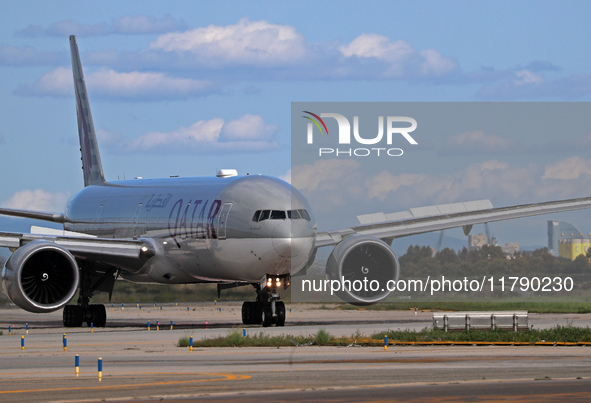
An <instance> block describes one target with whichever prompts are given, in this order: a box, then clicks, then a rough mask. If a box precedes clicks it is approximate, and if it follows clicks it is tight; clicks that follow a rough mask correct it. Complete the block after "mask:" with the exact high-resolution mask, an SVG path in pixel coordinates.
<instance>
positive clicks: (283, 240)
mask: <svg viewBox="0 0 591 403" xmlns="http://www.w3.org/2000/svg"><path fill="white" fill-rule="evenodd" d="M272 238H273V248H275V251H276V252H277V253H278V254H279V256H281V257H284V258H291V259H293V258H306V259H307V257H308V256H309V254H310V252H311V251H312V248H313V247H314V232H313V230H312V229H310V228H308V226H307V225H306V224H304V223H297V222H295V223H294V222H284V223H281V224H279V225H277V226H276V227H275V228H274V229H273V233H272Z"/></svg>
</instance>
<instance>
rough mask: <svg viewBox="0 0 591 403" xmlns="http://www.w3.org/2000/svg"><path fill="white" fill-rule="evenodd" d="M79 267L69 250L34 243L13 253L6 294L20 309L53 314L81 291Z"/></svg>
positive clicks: (5, 278)
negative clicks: (79, 287)
mask: <svg viewBox="0 0 591 403" xmlns="http://www.w3.org/2000/svg"><path fill="white" fill-rule="evenodd" d="M78 279H79V273H78V264H77V263H76V259H75V258H74V256H72V254H71V253H70V252H69V251H68V250H67V249H65V248H63V247H61V246H59V245H56V244H54V243H52V242H47V241H34V242H31V243H29V244H27V245H25V246H23V247H21V248H19V249H17V251H16V252H14V253H13V254H12V256H11V257H10V258H9V259H8V261H7V262H6V265H5V267H4V270H3V271H2V286H3V287H4V291H5V292H6V295H8V297H9V298H10V299H11V301H12V302H14V303H15V304H16V305H18V306H19V307H20V308H22V309H24V310H26V311H29V312H36V313H43V312H52V311H56V310H58V309H60V308H61V307H63V306H64V305H66V304H67V303H68V302H69V301H70V300H71V299H72V298H73V297H74V294H76V291H77V289H78Z"/></svg>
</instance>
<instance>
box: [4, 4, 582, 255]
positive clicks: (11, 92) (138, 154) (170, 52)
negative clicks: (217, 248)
mask: <svg viewBox="0 0 591 403" xmlns="http://www.w3.org/2000/svg"><path fill="white" fill-rule="evenodd" d="M590 11H591V5H589V4H588V3H586V2H580V1H577V2H575V1H572V2H561V3H557V2H549V1H548V2H546V1H520V2H509V1H497V2H490V3H483V2H473V1H451V2H423V1H413V2H391V1H373V2H371V1H370V2H363V3H361V2H353V1H340V2H306V1H304V2H289V3H288V2H282V3H278V2H265V1H262V2H256V3H251V2H248V3H247V2H241V1H236V2H213V3H210V2H187V1H168V2H159V1H126V2H120V1H118V2H114V1H103V2H100V5H95V3H90V2H80V1H76V2H73V1H72V2H69V1H60V2H59V3H55V2H42V1H21V2H6V3H5V4H3V12H2V16H1V17H0V21H1V22H2V24H0V77H1V78H0V110H1V111H2V112H1V113H2V115H1V116H2V119H0V172H2V187H1V188H0V205H3V206H10V207H20V208H30V209H40V210H50V211H60V210H61V208H62V206H63V204H64V203H65V201H66V200H67V198H68V197H70V196H71V195H73V194H74V193H75V192H76V191H78V190H79V189H80V188H81V187H82V178H81V170H80V161H79V158H80V156H79V151H78V144H77V126H76V120H75V104H74V97H73V89H72V78H71V73H70V55H69V44H68V36H69V35H70V34H75V35H76V36H77V40H78V45H79V48H80V53H81V58H82V63H83V67H84V71H85V76H86V81H87V84H88V89H89V94H90V101H91V106H92V111H93V117H94V123H95V127H96V129H97V131H98V134H99V143H100V145H101V150H102V158H103V165H104V167H105V174H106V177H107V178H108V179H111V180H114V179H117V178H121V179H123V178H124V177H126V178H132V177H136V176H142V177H145V178H149V177H165V176H169V175H181V176H200V175H213V174H214V173H215V171H216V168H235V169H237V170H238V171H239V172H240V173H246V172H250V173H264V174H269V175H274V176H280V177H285V176H286V175H287V174H288V172H289V171H290V169H291V166H290V160H291V153H290V136H291V133H290V131H291V130H290V104H291V102H292V101H314V102H318V101H382V102H392V101H395V102H406V101H443V102H447V101H461V102H472V101H520V102H523V101H536V102H537V101H556V102H582V101H585V102H587V101H590V100H591V55H590V52H589V51H588V50H589V45H588V38H589V37H590V35H591V32H590V31H591V28H590V26H589V24H588V17H589V15H591V13H590ZM462 134H463V133H456V134H450V135H449V137H448V138H433V139H429V140H426V141H425V142H426V144H427V145H429V146H430V147H433V148H435V149H442V150H444V149H445V147H449V146H450V144H453V145H454V146H455V147H457V149H458V150H460V151H459V153H456V154H455V155H454V156H453V158H449V159H447V160H430V161H427V162H425V163H415V164H411V165H412V166H409V172H406V174H407V175H410V176H407V177H404V178H402V179H403V180H404V179H406V180H410V179H412V178H418V177H421V178H423V177H427V179H429V178H430V180H431V182H430V181H429V180H427V179H425V182H423V183H424V184H428V183H432V182H433V181H435V182H438V181H441V180H442V178H452V177H453V178H462V177H465V173H466V169H467V167H468V166H470V165H471V164H480V165H479V166H480V167H483V166H484V167H490V166H491V164H493V165H494V163H493V162H491V161H495V162H496V164H497V165H494V166H495V167H497V168H498V169H496V170H493V174H491V175H493V176H494V174H495V173H498V174H499V176H497V177H495V178H492V179H490V183H491V184H493V183H496V182H495V181H498V180H500V179H499V178H502V177H503V176H502V175H504V176H505V177H506V176H507V175H510V174H511V173H512V172H513V173H516V174H519V175H521V176H522V177H523V178H524V180H525V181H529V182H530V183H531V184H532V185H531V188H535V187H536V184H537V183H542V181H544V180H545V179H548V178H551V179H553V180H554V182H552V186H553V188H551V189H550V188H548V189H546V190H545V191H543V192H537V193H536V192H521V193H519V192H517V193H516V192H511V191H509V190H503V189H501V190H499V189H496V188H495V189H491V196H490V197H489V198H491V199H492V200H493V203H494V204H495V205H503V204H515V203H522V202H532V201H536V200H539V199H540V198H542V199H544V200H550V199H553V198H563V197H578V196H582V195H585V194H587V193H586V192H587V190H588V189H589V188H591V186H589V185H591V160H590V159H589V155H588V154H589V153H588V151H587V147H585V145H587V146H588V144H586V143H585V141H586V140H587V139H586V137H585V134H584V133H583V134H581V133H577V134H576V135H575V134H572V133H557V134H556V136H557V137H559V138H560V139H563V140H564V142H570V143H577V144H581V145H582V146H581V147H570V148H565V147H563V148H560V147H557V148H554V147H553V145H555V144H557V142H558V139H557V138H550V137H548V138H540V137H537V136H535V135H534V134H527V133H523V134H521V135H514V134H507V133H482V134H475V135H473V136H466V135H465V134H464V135H463V136H462ZM587 134H591V128H589V130H588V132H587ZM516 144H517V145H518V147H516V146H515V145H516ZM540 145H542V146H545V148H544V147H540V148H544V149H545V151H544V152H531V150H532V149H533V148H534V147H538V146H540ZM475 150H481V151H482V150H495V151H496V154H495V155H489V154H487V153H486V152H478V153H475ZM508 150H512V151H511V152H508ZM528 150H530V151H528ZM399 174H400V173H399V172H398V173H397V175H399ZM412 175H415V176H412ZM552 175H554V176H552ZM544 178H545V179H544ZM397 179H401V177H400V176H396V175H394V176H393V180H397ZM553 189H555V191H554V190H553ZM457 195H458V196H457V197H458V198H460V199H459V200H455V201H462V200H464V198H465V197H466V194H465V192H463V191H458V192H457ZM389 196H390V197H391V199H390V200H391V202H392V203H393V204H396V205H395V206H394V207H392V209H391V210H392V211H399V210H404V209H406V208H408V207H411V206H409V205H408V204H409V203H410V202H409V201H408V200H406V199H405V198H404V197H403V196H401V195H397V194H395V193H392V194H390V195H389ZM477 196H478V197H473V198H471V199H477V198H481V197H480V196H481V195H480V194H478V195H477ZM542 196H544V197H542ZM451 201H454V200H451ZM413 202H414V200H413ZM434 202H437V198H436V197H435V196H433V195H430V196H429V195H426V197H425V200H416V205H426V204H433V203H434ZM587 215H588V214H586V213H576V214H570V215H565V216H561V217H564V218H565V219H569V220H571V221H574V223H579V222H580V223H581V226H582V227H583V228H581V229H582V230H583V231H591V223H589V220H588V219H587V218H586V217H587ZM545 219H546V218H540V219H537V221H531V220H529V221H527V220H526V221H525V223H531V224H523V222H522V223H521V224H517V223H507V224H495V225H496V227H495V228H496V232H498V233H497V236H498V237H499V238H500V240H501V241H502V242H508V241H513V240H519V241H521V242H527V241H528V239H527V238H526V237H527V234H528V233H532V232H535V231H537V232H541V235H540V233H537V234H535V235H532V237H533V238H534V239H535V240H536V242H539V243H541V244H543V243H544V239H545V235H544V233H543V232H544V231H545ZM585 226H586V227H587V229H585ZM493 232H494V230H493ZM499 234H503V235H504V236H499ZM513 234H518V235H515V236H514V237H513V238H515V237H516V238H518V239H513V238H511V236H512V235H513ZM503 238H505V239H503Z"/></svg>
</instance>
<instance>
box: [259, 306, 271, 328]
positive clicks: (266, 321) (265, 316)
mask: <svg viewBox="0 0 591 403" xmlns="http://www.w3.org/2000/svg"><path fill="white" fill-rule="evenodd" d="M272 322H273V313H272V312H271V304H265V305H264V306H263V309H262V313H261V324H262V325H263V327H269V326H271V323H272Z"/></svg>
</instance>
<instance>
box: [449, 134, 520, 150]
mask: <svg viewBox="0 0 591 403" xmlns="http://www.w3.org/2000/svg"><path fill="white" fill-rule="evenodd" d="M515 147H517V144H516V143H515V142H514V141H511V140H507V139H504V138H502V137H499V136H495V135H492V134H486V133H484V132H482V131H480V130H476V131H469V132H464V133H459V134H456V135H453V136H451V137H449V138H448V139H447V141H446V142H445V144H444V145H443V147H442V148H443V150H444V151H445V152H446V153H453V154H464V153H468V154H485V153H489V152H494V153H498V152H506V151H509V150H510V149H511V148H515Z"/></svg>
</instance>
